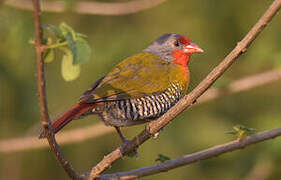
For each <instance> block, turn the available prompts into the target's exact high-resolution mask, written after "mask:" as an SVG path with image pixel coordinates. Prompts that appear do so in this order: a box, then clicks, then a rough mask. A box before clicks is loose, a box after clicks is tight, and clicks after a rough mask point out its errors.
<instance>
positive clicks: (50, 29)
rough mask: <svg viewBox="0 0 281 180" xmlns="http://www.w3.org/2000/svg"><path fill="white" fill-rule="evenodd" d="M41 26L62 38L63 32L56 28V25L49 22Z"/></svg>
mask: <svg viewBox="0 0 281 180" xmlns="http://www.w3.org/2000/svg"><path fill="white" fill-rule="evenodd" d="M43 28H45V29H47V30H49V31H50V32H51V33H53V34H54V35H55V36H56V37H57V38H60V39H64V36H63V33H62V31H61V29H60V28H57V27H56V26H54V25H51V24H47V25H45V26H43Z"/></svg>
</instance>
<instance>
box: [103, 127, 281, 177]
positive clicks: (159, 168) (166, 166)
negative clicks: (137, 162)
mask: <svg viewBox="0 0 281 180" xmlns="http://www.w3.org/2000/svg"><path fill="white" fill-rule="evenodd" d="M278 136H281V128H277V129H272V130H269V131H265V132H262V133H258V134H255V135H252V136H247V137H246V138H245V139H242V140H240V141H239V140H235V141H231V142H229V143H226V144H222V145H218V146H215V147H212V148H209V149H206V150H203V151H200V152H196V153H192V154H188V155H184V156H182V157H180V158H177V159H174V160H169V161H166V162H163V163H159V164H155V165H153V166H148V167H144V168H140V169H135V170H132V171H126V172H118V173H113V174H105V175H102V176H100V177H99V178H98V179H101V180H102V179H118V180H125V179H137V178H139V177H142V176H148V175H152V174H157V173H161V172H167V171H169V170H171V169H174V168H177V167H181V166H184V165H188V164H192V163H196V162H199V161H201V160H205V159H210V158H213V157H216V156H219V155H222V154H225V153H227V152H231V151H235V150H239V149H243V148H245V147H247V146H249V145H252V144H256V143H258V142H262V141H265V140H269V139H273V138H275V137H278Z"/></svg>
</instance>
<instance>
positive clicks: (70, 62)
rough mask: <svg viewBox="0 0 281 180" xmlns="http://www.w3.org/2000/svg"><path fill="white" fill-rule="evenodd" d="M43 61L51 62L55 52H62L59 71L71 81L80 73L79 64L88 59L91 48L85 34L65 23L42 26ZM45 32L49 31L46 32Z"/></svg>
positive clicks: (65, 78)
mask: <svg viewBox="0 0 281 180" xmlns="http://www.w3.org/2000/svg"><path fill="white" fill-rule="evenodd" d="M43 29H44V30H45V31H44V44H45V45H46V50H45V52H44V55H43V57H44V61H45V62H46V63H50V62H52V61H53V60H54V59H55V57H56V53H57V52H61V53H63V55H62V66H61V73H62V77H63V79H64V80H65V81H72V80H74V79H76V78H77V77H78V76H79V74H80V64H81V63H83V62H86V61H88V60H89V59H90V56H91V48H90V46H89V44H88V42H87V41H86V40H85V39H86V37H87V36H85V35H83V34H81V33H77V32H75V31H74V30H73V28H71V27H70V26H69V25H67V24H66V23H61V24H60V25H59V26H58V27H56V26H54V25H50V24H48V25H45V26H43ZM47 32H50V34H48V33H47Z"/></svg>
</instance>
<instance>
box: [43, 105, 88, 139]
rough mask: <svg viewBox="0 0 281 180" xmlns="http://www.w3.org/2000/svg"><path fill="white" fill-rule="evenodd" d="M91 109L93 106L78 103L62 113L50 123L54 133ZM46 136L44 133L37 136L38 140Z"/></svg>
mask: <svg viewBox="0 0 281 180" xmlns="http://www.w3.org/2000/svg"><path fill="white" fill-rule="evenodd" d="M91 108H93V104H85V103H80V104H78V105H76V106H74V107H73V108H72V109H71V110H69V111H67V112H65V113H63V114H62V115H61V116H60V117H59V118H57V119H56V120H55V121H54V122H53V123H52V129H53V132H54V133H57V132H58V131H59V130H61V129H62V128H63V127H64V126H65V125H67V124H68V123H69V122H70V121H72V120H73V119H76V118H78V117H79V116H81V115H82V114H83V113H84V112H87V111H88V110H90V109H91ZM46 136H47V134H46V132H45V131H44V132H42V133H41V134H40V136H39V138H45V137H46Z"/></svg>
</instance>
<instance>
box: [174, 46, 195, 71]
mask: <svg viewBox="0 0 281 180" xmlns="http://www.w3.org/2000/svg"><path fill="white" fill-rule="evenodd" d="M190 55H191V54H186V53H183V51H181V50H179V51H175V52H173V57H174V58H175V59H174V60H173V63H174V64H179V65H182V66H184V67H187V65H188V63H189V59H190Z"/></svg>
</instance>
